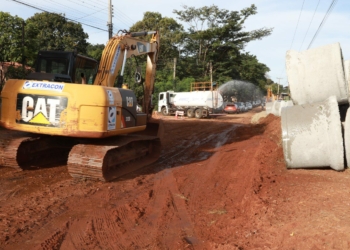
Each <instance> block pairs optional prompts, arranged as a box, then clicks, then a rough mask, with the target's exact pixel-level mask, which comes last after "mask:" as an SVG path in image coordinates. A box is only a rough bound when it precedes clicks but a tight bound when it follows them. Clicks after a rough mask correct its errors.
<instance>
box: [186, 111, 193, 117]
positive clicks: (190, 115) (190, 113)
mask: <svg viewBox="0 0 350 250" xmlns="http://www.w3.org/2000/svg"><path fill="white" fill-rule="evenodd" d="M187 117H188V118H193V117H194V111H193V109H187Z"/></svg>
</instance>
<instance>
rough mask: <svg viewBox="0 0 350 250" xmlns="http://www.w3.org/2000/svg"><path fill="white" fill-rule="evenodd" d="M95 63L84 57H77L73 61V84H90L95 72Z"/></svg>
mask: <svg viewBox="0 0 350 250" xmlns="http://www.w3.org/2000/svg"><path fill="white" fill-rule="evenodd" d="M97 66H98V65H97V61H96V60H94V59H91V58H88V57H85V56H81V55H77V57H76V59H75V69H74V71H75V83H82V82H83V78H85V79H84V81H85V83H86V84H92V83H93V80H94V78H95V76H96V72H97Z"/></svg>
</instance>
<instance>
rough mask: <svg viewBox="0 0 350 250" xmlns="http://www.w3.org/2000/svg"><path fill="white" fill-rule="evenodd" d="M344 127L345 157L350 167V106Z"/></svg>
mask: <svg viewBox="0 0 350 250" xmlns="http://www.w3.org/2000/svg"><path fill="white" fill-rule="evenodd" d="M343 128H344V144H345V157H346V163H347V166H348V168H349V167H350V108H348V111H347V112H346V117H345V122H344V123H343Z"/></svg>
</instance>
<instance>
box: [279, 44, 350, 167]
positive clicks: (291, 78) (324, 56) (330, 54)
mask: <svg viewBox="0 0 350 250" xmlns="http://www.w3.org/2000/svg"><path fill="white" fill-rule="evenodd" d="M344 65H346V64H344V62H343V57H342V52H341V48H340V45H339V43H334V44H330V45H326V46H322V47H319V48H315V49H310V50H307V51H303V52H297V51H288V52H287V55H286V69H287V77H288V82H289V88H290V94H291V99H292V101H293V103H294V106H293V107H287V108H284V109H282V112H281V126H282V140H283V143H282V144H283V153H284V158H285V161H286V165H287V168H320V167H331V168H333V169H335V170H343V169H344V145H343V135H342V127H341V126H342V123H341V116H340V113H339V106H340V105H342V106H343V105H348V103H349V93H348V84H347V81H346V74H345V73H344ZM347 73H348V72H347ZM348 120H349V121H348V124H349V125H345V126H344V130H345V131H346V130H348V131H350V118H349V119H348ZM345 124H346V123H345ZM347 126H348V127H349V128H348V129H347V128H346V127H347ZM345 134H347V135H348V137H349V138H348V139H349V140H350V132H348V133H347V132H345ZM346 140H347V138H345V141H346ZM346 144H347V141H346V142H345V145H346ZM348 144H350V141H349V143H348ZM349 147H350V145H349ZM345 151H346V152H350V148H349V149H348V148H347V147H345ZM347 154H348V153H347ZM347 154H346V155H347ZM348 159H350V153H349V157H348Z"/></svg>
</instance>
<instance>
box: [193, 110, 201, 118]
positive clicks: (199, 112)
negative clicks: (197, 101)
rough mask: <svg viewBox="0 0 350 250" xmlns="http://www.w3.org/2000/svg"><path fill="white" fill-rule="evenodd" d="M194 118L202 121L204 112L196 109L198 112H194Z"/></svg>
mask: <svg viewBox="0 0 350 250" xmlns="http://www.w3.org/2000/svg"><path fill="white" fill-rule="evenodd" d="M194 116H195V117H196V118H197V119H201V118H202V116H203V111H202V109H196V110H195V111H194Z"/></svg>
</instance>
